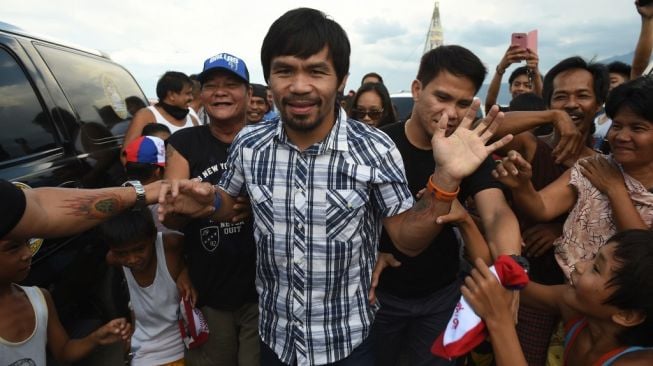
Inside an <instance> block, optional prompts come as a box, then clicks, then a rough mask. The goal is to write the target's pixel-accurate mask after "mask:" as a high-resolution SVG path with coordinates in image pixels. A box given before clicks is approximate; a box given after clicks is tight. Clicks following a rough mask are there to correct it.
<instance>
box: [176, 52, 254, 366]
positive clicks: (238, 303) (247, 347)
mask: <svg viewBox="0 0 653 366" xmlns="http://www.w3.org/2000/svg"><path fill="white" fill-rule="evenodd" d="M198 80H199V82H200V83H201V92H200V98H201V100H202V104H203V106H204V111H205V112H206V114H207V116H208V122H209V123H208V124H207V125H203V126H197V127H192V128H188V129H185V130H182V131H179V133H175V134H173V135H172V136H171V137H170V138H169V140H168V148H167V153H166V156H167V167H166V173H165V177H166V178H168V179H188V178H196V179H199V180H200V181H204V182H211V184H216V183H218V180H219V179H220V177H221V176H222V174H223V173H224V171H225V169H226V164H225V162H226V160H227V150H228V149H229V146H230V145H231V142H232V141H233V140H234V138H235V137H236V134H238V132H240V130H241V129H242V128H243V127H244V126H245V125H246V123H247V119H246V112H247V105H248V103H249V99H250V97H251V87H250V85H249V72H248V71H247V66H246V65H245V62H244V61H243V60H241V59H240V58H238V57H236V56H234V55H230V54H228V53H220V54H218V55H215V56H213V57H211V58H209V59H207V60H206V61H205V62H204V69H203V71H202V73H201V74H199V76H198ZM171 221H176V220H174V219H173V220H167V221H165V223H166V224H168V225H172V226H175V227H177V228H181V229H182V230H183V232H184V235H185V240H186V243H185V251H186V260H187V263H188V270H189V274H190V277H191V280H192V282H193V284H194V286H195V288H196V289H197V292H198V295H199V298H198V304H197V306H199V307H200V309H201V310H202V312H203V313H204V315H205V317H206V319H207V322H208V325H209V340H208V342H207V343H205V344H204V345H202V346H201V347H199V348H196V349H192V350H189V351H188V352H187V355H186V361H187V362H188V364H189V365H240V366H248V365H258V364H259V338H258V329H257V327H258V305H257V304H258V303H257V294H256V288H255V286H254V277H255V263H256V252H255V246H254V236H253V229H252V222H251V219H247V220H244V221H239V222H221V223H218V222H215V221H212V220H210V219H195V220H192V221H190V222H171Z"/></svg>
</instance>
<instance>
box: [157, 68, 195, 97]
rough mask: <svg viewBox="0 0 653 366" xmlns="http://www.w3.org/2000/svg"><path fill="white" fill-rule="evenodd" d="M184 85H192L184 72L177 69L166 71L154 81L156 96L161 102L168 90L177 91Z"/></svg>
mask: <svg viewBox="0 0 653 366" xmlns="http://www.w3.org/2000/svg"><path fill="white" fill-rule="evenodd" d="M186 85H190V86H192V85H193V83H192V81H191V80H190V78H189V77H188V76H187V75H186V74H184V73H183V72H178V71H166V73H165V74H163V76H161V78H160V79H159V81H158V82H157V83H156V96H157V97H158V98H159V101H161V102H162V101H163V100H164V99H165V98H166V96H167V95H168V93H169V92H172V93H179V92H181V90H182V89H183V88H184V86H186Z"/></svg>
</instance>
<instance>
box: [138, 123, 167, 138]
mask: <svg viewBox="0 0 653 366" xmlns="http://www.w3.org/2000/svg"><path fill="white" fill-rule="evenodd" d="M157 132H167V133H171V132H170V128H168V126H166V125H164V124H163V123H148V124H146V125H145V126H143V131H142V132H141V136H154V135H155V134H156V133H157Z"/></svg>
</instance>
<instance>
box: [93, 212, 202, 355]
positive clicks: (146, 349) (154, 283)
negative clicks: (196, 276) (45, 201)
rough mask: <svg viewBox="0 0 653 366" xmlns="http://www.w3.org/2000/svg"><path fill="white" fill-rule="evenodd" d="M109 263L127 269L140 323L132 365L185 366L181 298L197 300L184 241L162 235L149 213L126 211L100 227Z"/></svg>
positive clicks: (133, 337)
mask: <svg viewBox="0 0 653 366" xmlns="http://www.w3.org/2000/svg"><path fill="white" fill-rule="evenodd" d="M98 230H99V234H100V237H101V238H102V239H103V240H104V242H105V243H106V244H107V245H108V246H109V253H108V254H107V261H108V262H109V264H112V265H120V266H122V268H123V271H124V274H125V278H126V280H127V285H128V287H129V296H130V299H131V305H132V309H133V315H134V318H135V331H134V334H133V336H132V341H131V349H132V353H133V359H132V363H131V364H132V365H148V366H149V365H168V366H172V365H174V366H178V365H183V364H184V345H183V342H182V338H181V334H180V331H179V327H178V325H177V310H178V309H179V301H180V294H181V295H182V296H184V297H185V298H186V297H189V298H190V300H191V303H193V304H194V302H195V298H196V294H195V291H194V289H192V286H191V285H190V281H189V279H188V275H187V274H186V273H185V266H184V262H183V259H182V258H183V257H182V250H183V236H181V235H179V234H175V233H167V234H163V233H157V231H156V228H155V226H154V221H153V219H152V215H151V214H150V212H149V210H144V211H127V212H124V213H122V214H120V215H118V216H115V217H113V218H111V219H110V220H108V221H106V222H104V223H102V224H100V226H99V228H98Z"/></svg>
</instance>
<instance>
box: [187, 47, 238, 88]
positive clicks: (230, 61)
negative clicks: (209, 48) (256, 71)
mask: <svg viewBox="0 0 653 366" xmlns="http://www.w3.org/2000/svg"><path fill="white" fill-rule="evenodd" d="M219 69H222V70H226V71H229V72H231V73H233V74H235V75H236V76H238V77H239V78H241V79H243V80H244V81H245V83H247V84H249V71H247V65H245V61H243V60H242V59H240V58H238V57H236V56H234V55H231V54H229V53H218V54H217V55H215V56H212V57H210V58H207V59H206V61H204V69H202V72H201V73H200V74H199V75H198V76H197V79H198V80H199V82H200V83H202V84H203V83H204V82H205V81H206V80H205V79H206V77H207V75H208V74H210V73H211V71H213V70H219Z"/></svg>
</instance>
